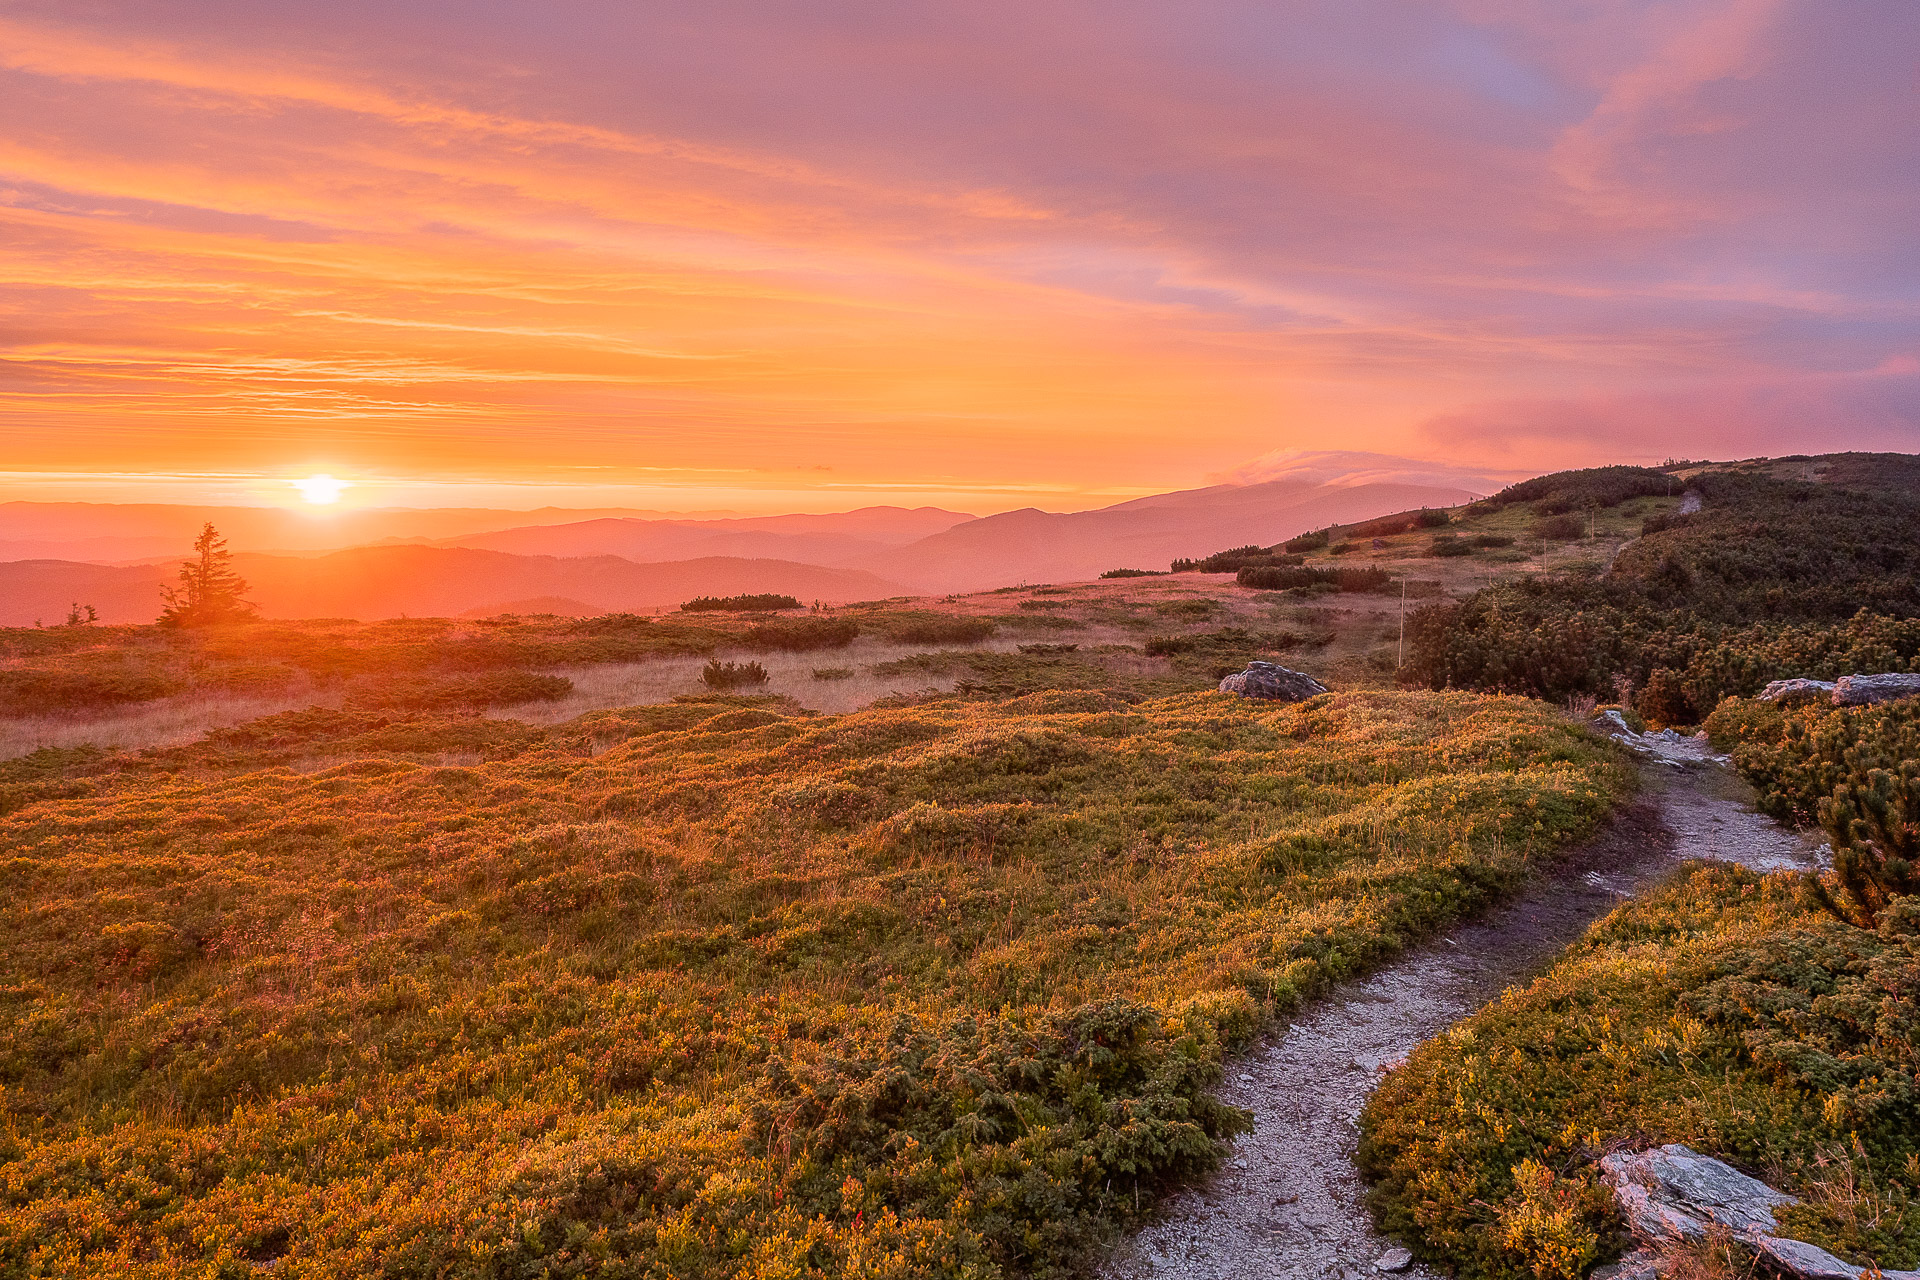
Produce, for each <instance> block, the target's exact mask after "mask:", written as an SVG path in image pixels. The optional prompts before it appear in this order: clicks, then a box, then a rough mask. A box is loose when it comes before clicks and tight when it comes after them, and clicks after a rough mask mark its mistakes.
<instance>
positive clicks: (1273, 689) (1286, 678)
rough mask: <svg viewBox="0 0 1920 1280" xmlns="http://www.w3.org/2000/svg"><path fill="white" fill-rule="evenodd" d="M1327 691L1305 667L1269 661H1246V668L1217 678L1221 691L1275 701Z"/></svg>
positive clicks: (1293, 700)
mask: <svg viewBox="0 0 1920 1280" xmlns="http://www.w3.org/2000/svg"><path fill="white" fill-rule="evenodd" d="M1326 691H1327V686H1325V685H1323V684H1321V683H1320V682H1319V681H1318V680H1315V679H1314V678H1313V677H1312V676H1310V675H1308V674H1306V673H1305V672H1304V671H1293V670H1290V669H1288V668H1286V667H1282V666H1278V665H1276V664H1275V663H1271V662H1249V663H1248V664H1247V669H1246V670H1245V671H1236V672H1234V673H1233V674H1232V675H1230V676H1228V677H1227V678H1226V679H1225V680H1222V681H1221V682H1220V692H1222V693H1237V694H1239V695H1240V696H1241V697H1243V698H1265V699H1268V700H1270V701H1274V702H1304V701H1306V700H1307V699H1308V698H1311V697H1313V696H1314V695H1315V694H1317V693H1325V692H1326Z"/></svg>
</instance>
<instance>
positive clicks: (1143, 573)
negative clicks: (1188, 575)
mask: <svg viewBox="0 0 1920 1280" xmlns="http://www.w3.org/2000/svg"><path fill="white" fill-rule="evenodd" d="M1100 576H1101V577H1102V578H1158V577H1162V576H1164V575H1163V572H1162V571H1161V570H1159V569H1109V570H1107V571H1106V572H1105V573H1103V574H1101V575H1100Z"/></svg>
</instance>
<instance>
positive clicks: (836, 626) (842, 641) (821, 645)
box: [740, 618, 860, 653]
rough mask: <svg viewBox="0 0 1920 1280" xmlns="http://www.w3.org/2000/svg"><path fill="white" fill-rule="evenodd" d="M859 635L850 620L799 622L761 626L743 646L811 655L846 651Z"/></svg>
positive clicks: (750, 631) (745, 638)
mask: <svg viewBox="0 0 1920 1280" xmlns="http://www.w3.org/2000/svg"><path fill="white" fill-rule="evenodd" d="M859 635H860V627H859V625H858V624H856V623H855V622H854V621H853V620H852V619H851V618H796V619H794V620H792V621H790V622H788V621H783V622H761V623H757V624H755V625H754V626H752V627H749V628H748V629H747V633H746V635H744V636H742V637H741V639H740V642H741V643H742V644H744V645H746V647H747V648H749V649H760V650H779V651H781V652H785V653H808V652H811V651H813V650H816V649H844V648H846V647H847V646H848V645H850V644H852V643H853V642H854V640H855V639H856V638H857V637H858V636H859Z"/></svg>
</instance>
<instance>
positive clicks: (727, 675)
mask: <svg viewBox="0 0 1920 1280" xmlns="http://www.w3.org/2000/svg"><path fill="white" fill-rule="evenodd" d="M700 679H701V680H702V682H704V683H705V684H706V686H707V688H709V689H742V688H746V687H747V686H749V685H757V684H765V683H766V682H767V679H768V676H767V669H766V668H765V667H763V666H761V665H760V664H759V663H757V662H722V661H720V659H718V658H709V659H707V665H706V666H704V667H702V668H701V669H700Z"/></svg>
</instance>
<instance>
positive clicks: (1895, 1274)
mask: <svg viewBox="0 0 1920 1280" xmlns="http://www.w3.org/2000/svg"><path fill="white" fill-rule="evenodd" d="M1600 1173H1601V1176H1603V1177H1604V1178H1605V1179H1606V1180H1607V1181H1608V1182H1609V1183H1610V1184H1611V1185H1612V1187H1613V1196H1614V1201H1615V1203H1617V1204H1618V1205H1619V1206H1620V1212H1621V1214H1622V1215H1623V1216H1624V1217H1625V1218H1626V1220H1627V1225H1628V1226H1629V1227H1630V1228H1632V1230H1633V1233H1634V1235H1636V1236H1638V1237H1639V1238H1640V1239H1641V1240H1644V1241H1646V1242H1647V1243H1649V1244H1652V1245H1654V1246H1656V1247H1657V1246H1661V1245H1674V1244H1682V1243H1686V1242H1690V1241H1696V1240H1703V1239H1705V1238H1706V1236H1707V1231H1708V1228H1709V1227H1711V1226H1714V1225H1718V1226H1721V1227H1725V1228H1727V1229H1728V1230H1730V1231H1731V1232H1732V1233H1733V1235H1734V1237H1735V1238H1736V1239H1738V1240H1740V1241H1742V1242H1744V1243H1745V1245H1746V1246H1747V1247H1748V1248H1749V1249H1751V1250H1753V1251H1754V1252H1756V1253H1759V1254H1761V1255H1763V1256H1765V1257H1766V1258H1767V1260H1768V1261H1770V1262H1771V1263H1772V1264H1773V1265H1774V1266H1776V1267H1778V1268H1779V1269H1780V1270H1781V1271H1783V1272H1785V1273H1786V1274H1787V1275H1790V1276H1796V1277H1799V1280H1861V1277H1862V1276H1865V1275H1867V1274H1868V1272H1867V1269H1866V1268H1864V1267H1856V1266H1854V1265H1853V1264H1852V1263H1849V1262H1845V1261H1842V1260H1841V1259H1839V1258H1836V1257H1834V1256H1833V1255H1832V1254H1830V1253H1828V1252H1827V1251H1826V1250H1825V1249H1821V1248H1818V1247H1816V1246H1814V1245H1810V1244H1807V1243H1805V1242H1803V1241H1799V1240H1787V1239H1784V1238H1782V1237H1780V1236H1779V1235H1776V1234H1775V1232H1776V1231H1778V1229H1779V1224H1778V1223H1776V1222H1775V1221H1774V1217H1773V1211H1774V1210H1775V1209H1776V1208H1778V1207H1779V1206H1781V1205H1788V1204H1796V1203H1798V1202H1797V1201H1796V1200H1795V1199H1794V1198H1793V1197H1792V1196H1790V1195H1786V1194H1784V1193H1782V1192H1779V1191H1775V1190H1774V1189H1773V1188H1772V1187H1770V1186H1768V1185H1767V1184H1766V1183H1764V1182H1761V1181H1760V1180H1759V1179H1757V1178H1749V1177H1748V1176H1747V1175H1746V1174H1744V1173H1741V1172H1740V1171H1739V1170H1738V1169H1735V1168H1733V1167H1732V1166H1730V1165H1728V1164H1725V1163H1723V1162H1722V1161H1719V1160H1715V1159H1714V1158H1713V1157H1712V1156H1703V1155H1701V1154H1700V1153H1699V1152H1697V1151H1693V1150H1690V1149H1688V1148H1687V1147H1683V1146H1681V1145H1680V1144H1679V1143H1669V1144H1668V1145H1667V1146H1664V1147H1655V1148H1653V1149H1652V1150H1649V1151H1637V1152H1634V1151H1622V1152H1616V1153H1615V1154H1613V1155H1610V1156H1607V1157H1605V1158H1604V1159H1602V1160H1601V1161H1600ZM1636 1256H1644V1255H1636ZM1880 1274H1881V1275H1882V1276H1884V1277H1885V1280H1920V1271H1884V1272H1881V1273H1880Z"/></svg>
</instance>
